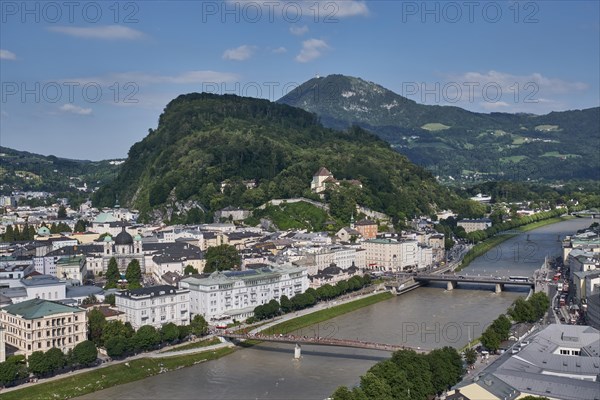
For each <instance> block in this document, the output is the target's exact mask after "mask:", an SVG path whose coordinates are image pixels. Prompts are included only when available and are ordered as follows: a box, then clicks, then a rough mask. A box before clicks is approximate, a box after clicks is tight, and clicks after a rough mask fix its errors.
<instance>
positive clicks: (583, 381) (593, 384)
mask: <svg viewBox="0 0 600 400" xmlns="http://www.w3.org/2000/svg"><path fill="white" fill-rule="evenodd" d="M599 346H600V332H599V331H598V330H596V329H594V328H592V327H589V326H579V325H557V324H553V325H549V326H547V327H546V328H544V329H543V330H542V331H540V332H538V333H536V334H534V335H533V336H532V337H531V342H530V343H529V344H528V345H527V346H525V347H523V348H522V349H521V351H519V352H518V353H517V354H514V355H510V356H509V357H507V358H501V359H500V361H499V362H496V363H494V364H492V365H491V366H490V367H489V368H488V369H487V370H486V371H488V372H490V373H491V374H493V375H494V376H495V377H497V378H499V379H501V380H502V381H504V382H506V383H507V384H509V385H510V386H512V387H514V388H516V389H517V390H519V391H521V392H524V393H532V394H535V395H539V396H546V397H551V398H560V399H564V400H579V399H599V400H600V382H599V381H598V376H599V374H600V357H599V356H598V348H599ZM560 348H569V349H579V350H581V355H580V356H574V355H561V354H560V353H558V351H559V350H560ZM593 349H596V350H595V352H594V350H593ZM555 353H558V354H555Z"/></svg>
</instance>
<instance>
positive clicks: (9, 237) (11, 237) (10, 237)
mask: <svg viewBox="0 0 600 400" xmlns="http://www.w3.org/2000/svg"><path fill="white" fill-rule="evenodd" d="M3 239H4V241H5V242H14V241H15V231H14V229H13V226H12V225H8V226H7V227H6V232H4V235H3Z"/></svg>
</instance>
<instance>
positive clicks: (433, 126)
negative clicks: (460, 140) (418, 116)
mask: <svg viewBox="0 0 600 400" xmlns="http://www.w3.org/2000/svg"><path fill="white" fill-rule="evenodd" d="M448 128H450V127H449V126H448V125H444V124H440V123H439V122H430V123H428V124H425V125H423V126H422V127H421V129H425V130H427V131H431V132H437V131H443V130H445V129H448Z"/></svg>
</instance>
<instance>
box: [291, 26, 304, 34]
mask: <svg viewBox="0 0 600 400" xmlns="http://www.w3.org/2000/svg"><path fill="white" fill-rule="evenodd" d="M290 32H291V34H292V35H296V36H302V35H304V34H305V33H306V32H308V26H306V25H302V26H297V25H292V26H290Z"/></svg>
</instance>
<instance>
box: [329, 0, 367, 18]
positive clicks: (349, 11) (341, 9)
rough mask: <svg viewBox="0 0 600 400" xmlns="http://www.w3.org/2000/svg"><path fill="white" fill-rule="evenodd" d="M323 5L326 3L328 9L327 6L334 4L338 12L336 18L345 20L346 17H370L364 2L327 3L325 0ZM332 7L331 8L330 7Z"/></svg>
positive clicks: (342, 1)
mask: <svg viewBox="0 0 600 400" xmlns="http://www.w3.org/2000/svg"><path fill="white" fill-rule="evenodd" d="M321 3H324V4H325V6H324V7H327V4H331V3H334V4H335V6H336V7H337V12H336V13H335V16H336V17H340V18H345V17H354V16H358V15H362V16H367V15H369V8H368V7H367V4H366V3H365V2H364V1H353V0H350V1H346V0H341V1H333V2H332V1H327V0H324V1H322V2H321ZM329 7H331V6H329Z"/></svg>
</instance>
